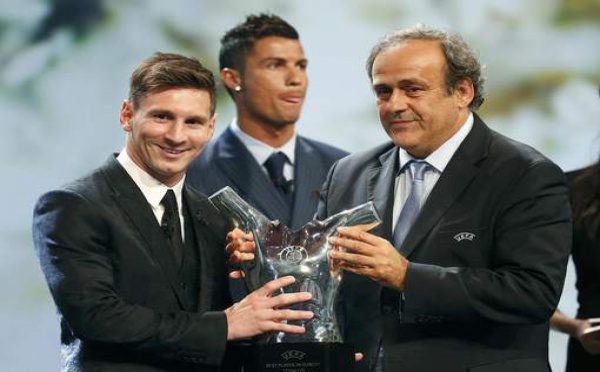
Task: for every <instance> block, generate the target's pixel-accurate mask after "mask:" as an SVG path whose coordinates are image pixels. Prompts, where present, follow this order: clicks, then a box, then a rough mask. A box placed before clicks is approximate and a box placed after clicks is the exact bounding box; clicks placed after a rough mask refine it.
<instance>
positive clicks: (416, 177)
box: [394, 160, 431, 249]
mask: <svg viewBox="0 0 600 372" xmlns="http://www.w3.org/2000/svg"><path fill="white" fill-rule="evenodd" d="M407 167H408V174H409V175H410V178H411V187H410V194H409V195H408V198H406V202H405V203H404V206H403V207H402V211H401V212H400V216H398V221H397V222H396V228H395V229H394V247H396V249H400V246H402V242H404V239H406V235H407V234H408V231H409V230H410V228H411V226H412V225H413V223H414V222H415V220H416V219H417V216H418V215H419V211H420V210H421V205H422V204H423V197H424V196H425V179H424V178H425V172H427V171H428V170H430V169H431V166H430V165H429V164H428V163H427V162H426V161H423V160H411V161H410V162H409V163H408V165H407Z"/></svg>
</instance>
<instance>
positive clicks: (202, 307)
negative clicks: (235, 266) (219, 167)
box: [183, 185, 225, 312]
mask: <svg viewBox="0 0 600 372" xmlns="http://www.w3.org/2000/svg"><path fill="white" fill-rule="evenodd" d="M183 193H184V198H185V203H186V209H187V212H188V215H187V217H188V218H191V219H192V223H191V224H190V226H191V228H192V229H193V231H194V235H195V237H196V242H197V244H196V247H194V248H195V249H196V250H197V253H198V257H199V265H200V266H199V269H200V275H199V276H198V280H199V283H200V286H199V288H200V293H199V297H198V309H197V310H198V311H199V312H203V311H208V310H210V309H211V308H212V297H211V294H212V293H213V285H214V281H215V278H214V277H213V275H212V272H213V270H212V268H211V267H210V266H209V265H211V263H214V262H217V261H216V260H214V259H213V258H212V257H210V255H211V254H212V251H211V250H210V249H208V248H209V243H208V241H207V233H209V232H212V231H211V230H210V229H209V228H207V227H208V226H209V225H210V221H211V218H212V217H213V216H214V214H215V211H214V207H212V206H211V204H210V202H209V201H208V199H206V198H200V197H199V196H198V195H197V194H195V193H193V192H192V191H191V190H190V188H189V187H188V186H187V185H186V186H185V187H184V188H183ZM224 239H225V237H221V240H224ZM223 259H225V258H223Z"/></svg>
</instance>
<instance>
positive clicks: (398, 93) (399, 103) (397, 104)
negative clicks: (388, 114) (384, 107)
mask: <svg viewBox="0 0 600 372" xmlns="http://www.w3.org/2000/svg"><path fill="white" fill-rule="evenodd" d="M387 104H388V107H389V110H390V111H392V112H401V111H404V110H406V109H407V108H408V99H407V97H406V94H405V93H404V91H403V90H402V89H394V90H393V91H392V95H391V97H390V99H389V100H388V101H387Z"/></svg>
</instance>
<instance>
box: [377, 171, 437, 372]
mask: <svg viewBox="0 0 600 372" xmlns="http://www.w3.org/2000/svg"><path fill="white" fill-rule="evenodd" d="M405 167H407V168H408V175H409V176H410V178H411V186H410V194H409V195H408V198H406V202H405V203H404V206H403V207H402V211H401V212H400V216H398V221H397V222H396V228H395V229H394V247H396V249H398V250H399V249H400V246H401V245H402V242H404V239H405V238H406V235H407V234H408V231H409V230H410V228H411V226H412V225H413V223H414V222H415V220H416V219H417V216H418V215H419V211H420V210H421V204H423V197H424V196H425V172H427V171H428V170H430V169H431V166H430V165H429V164H428V163H427V162H426V161H423V160H411V161H410V162H409V163H408V164H407V165H406V166H405ZM381 295H382V298H381V301H382V305H388V304H390V303H393V304H394V305H395V306H394V307H396V308H398V307H399V303H400V293H398V292H396V291H393V290H390V289H389V288H383V290H382V294H381ZM396 310H397V309H396ZM383 360H384V349H383V345H382V344H381V343H380V345H379V352H378V355H377V362H376V364H375V369H374V372H384V368H383Z"/></svg>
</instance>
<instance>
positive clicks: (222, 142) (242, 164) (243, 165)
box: [186, 128, 348, 229]
mask: <svg viewBox="0 0 600 372" xmlns="http://www.w3.org/2000/svg"><path fill="white" fill-rule="evenodd" d="M346 155H348V153H346V152H344V151H342V150H339V149H337V148H335V147H332V146H329V145H326V144H324V143H321V142H317V141H313V140H310V139H308V138H305V137H302V136H297V142H296V160H295V165H294V172H295V174H294V194H295V195H294V198H295V200H294V205H293V210H290V209H289V207H288V205H287V204H286V201H285V200H284V197H283V196H282V195H281V194H280V193H279V192H278V191H277V190H276V189H275V187H274V186H273V184H272V183H271V182H270V181H269V179H268V177H267V175H266V174H265V172H264V171H263V170H262V168H261V165H260V164H258V163H257V162H256V160H255V159H254V157H253V156H252V154H250V152H249V151H248V149H247V148H246V146H244V144H243V143H242V142H241V141H240V140H239V139H238V138H237V137H236V135H235V134H234V133H233V132H232V131H231V129H230V128H227V129H226V130H225V131H224V132H223V133H222V134H221V135H220V136H219V138H217V139H216V140H215V141H213V142H212V143H210V144H209V145H208V147H207V148H206V149H205V150H204V151H203V152H202V154H201V155H200V156H199V157H198V158H197V159H196V160H195V161H194V162H193V163H192V165H191V166H190V168H189V170H188V174H187V178H186V182H187V184H188V185H190V186H192V187H194V188H196V189H197V190H199V191H200V192H202V193H204V194H206V195H212V194H213V193H214V192H216V191H218V190H220V189H221V188H223V187H225V186H231V187H232V188H233V189H234V190H235V191H236V192H237V193H238V194H239V195H240V196H241V197H242V198H243V199H244V200H246V201H247V202H248V203H250V204H251V205H253V206H254V207H255V208H257V209H259V210H260V211H261V212H262V213H264V214H265V215H266V216H267V217H268V218H270V219H272V220H276V219H277V220H280V221H281V222H282V223H284V224H285V225H287V226H288V227H291V228H293V229H298V228H300V227H302V226H304V224H306V223H307V222H308V221H310V220H312V218H313V216H314V213H315V210H316V209H317V203H318V201H319V189H320V188H321V185H322V184H323V181H325V177H326V176H327V171H328V170H329V168H330V167H331V165H332V164H333V163H334V162H335V161H336V160H338V159H340V158H342V157H344V156H346Z"/></svg>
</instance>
